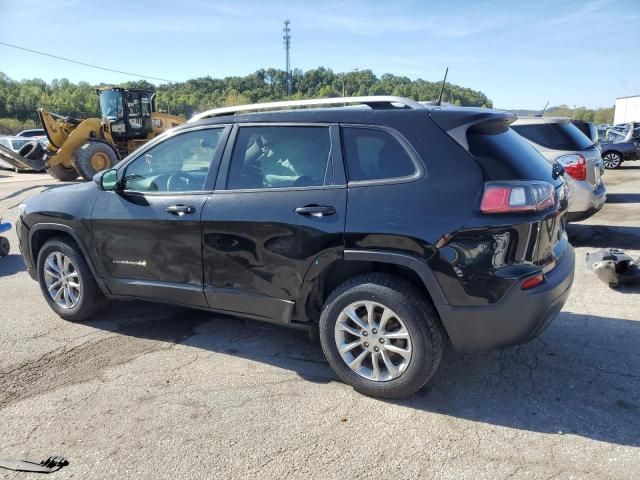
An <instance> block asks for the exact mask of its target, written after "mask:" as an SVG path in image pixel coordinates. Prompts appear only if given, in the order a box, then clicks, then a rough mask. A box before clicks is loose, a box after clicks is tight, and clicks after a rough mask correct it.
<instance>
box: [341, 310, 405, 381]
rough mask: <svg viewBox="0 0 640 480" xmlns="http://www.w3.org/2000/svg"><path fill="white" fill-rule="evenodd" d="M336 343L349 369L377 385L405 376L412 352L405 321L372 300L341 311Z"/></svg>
mask: <svg viewBox="0 0 640 480" xmlns="http://www.w3.org/2000/svg"><path fill="white" fill-rule="evenodd" d="M335 341H336V347H337V348H338V352H339V353H340V356H341V357H342V359H343V360H344V362H345V363H346V364H347V365H348V366H349V368H350V369H351V370H353V371H354V372H355V373H357V374H358V375H360V376H361V377H364V378H366V379H368V380H373V381H376V382H386V381H389V380H393V379H395V378H398V377H399V376H400V375H402V373H403V372H404V371H405V370H406V369H407V367H408V365H409V363H410V361H411V356H412V353H413V349H412V345H411V335H410V334H409V331H408V330H407V327H406V325H405V323H404V322H403V321H402V319H401V318H400V317H399V316H398V315H396V313H395V312H394V311H393V310H391V309H390V308H388V307H387V306H385V305H382V304H381V303H378V302H373V301H359V302H354V303H352V304H350V305H348V306H347V307H345V308H344V309H343V310H342V312H340V315H339V316H338V320H337V322H336V325H335Z"/></svg>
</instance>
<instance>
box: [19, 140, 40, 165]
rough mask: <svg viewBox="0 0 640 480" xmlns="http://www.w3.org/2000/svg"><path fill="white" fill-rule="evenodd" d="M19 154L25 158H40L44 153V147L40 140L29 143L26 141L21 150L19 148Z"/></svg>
mask: <svg viewBox="0 0 640 480" xmlns="http://www.w3.org/2000/svg"><path fill="white" fill-rule="evenodd" d="M18 155H20V156H21V157H25V158H30V159H33V160H39V159H41V158H42V155H44V148H42V145H41V144H40V142H38V141H36V140H31V141H30V142H28V143H25V144H24V145H23V146H22V148H21V149H20V150H18Z"/></svg>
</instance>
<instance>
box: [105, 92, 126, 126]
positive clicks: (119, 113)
mask: <svg viewBox="0 0 640 480" xmlns="http://www.w3.org/2000/svg"><path fill="white" fill-rule="evenodd" d="M100 111H101V112H102V118H108V119H109V120H116V119H118V118H122V117H124V113H123V110H122V94H121V93H120V92H117V91H114V90H104V91H102V92H100Z"/></svg>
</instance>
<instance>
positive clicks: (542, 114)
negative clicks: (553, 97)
mask: <svg viewBox="0 0 640 480" xmlns="http://www.w3.org/2000/svg"><path fill="white" fill-rule="evenodd" d="M548 106H549V100H547V103H545V105H544V108H543V109H542V112H540V115H536V117H543V116H544V112H545V110H546V109H547V107H548Z"/></svg>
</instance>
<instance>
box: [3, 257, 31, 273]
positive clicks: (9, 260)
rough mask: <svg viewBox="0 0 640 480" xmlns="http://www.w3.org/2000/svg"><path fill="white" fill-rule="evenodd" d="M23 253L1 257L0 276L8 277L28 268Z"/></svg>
mask: <svg viewBox="0 0 640 480" xmlns="http://www.w3.org/2000/svg"><path fill="white" fill-rule="evenodd" d="M26 269H27V267H26V266H25V264H24V260H23V259H22V255H16V254H10V255H7V256H6V257H0V277H8V276H9V275H15V274H16V273H18V272H22V271H24V270H26Z"/></svg>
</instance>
